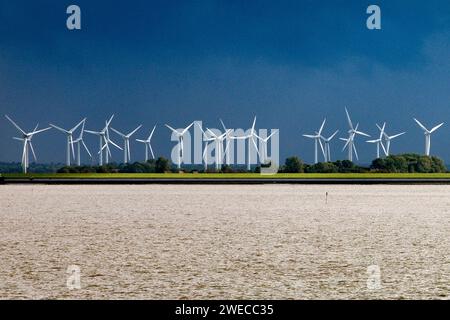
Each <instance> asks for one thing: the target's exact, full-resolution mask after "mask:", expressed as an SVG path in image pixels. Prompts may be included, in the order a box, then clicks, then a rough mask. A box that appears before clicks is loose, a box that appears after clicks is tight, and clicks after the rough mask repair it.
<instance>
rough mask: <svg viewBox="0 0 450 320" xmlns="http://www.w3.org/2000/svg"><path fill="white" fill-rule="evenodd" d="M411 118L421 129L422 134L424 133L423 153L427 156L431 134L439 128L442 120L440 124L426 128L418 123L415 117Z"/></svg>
mask: <svg viewBox="0 0 450 320" xmlns="http://www.w3.org/2000/svg"><path fill="white" fill-rule="evenodd" d="M413 119H414V121H415V122H416V123H417V124H418V125H419V127H421V128H422V130H423V134H424V135H425V155H427V156H429V155H430V148H431V134H432V133H433V132H435V131H436V130H437V129H439V128H440V127H441V126H442V125H443V124H444V123H443V122H442V123H441V124H438V125H437V126H435V127H434V128H433V129H431V130H428V129H427V128H425V126H424V125H423V124H422V123H420V121H419V120H417V119H416V118H413Z"/></svg>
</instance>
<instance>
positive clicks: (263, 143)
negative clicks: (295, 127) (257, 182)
mask: <svg viewBox="0 0 450 320" xmlns="http://www.w3.org/2000/svg"><path fill="white" fill-rule="evenodd" d="M277 132H278V129H277V130H275V131H273V132H272V133H271V134H270V135H269V136H268V137H266V138H262V137H260V136H258V135H257V134H256V133H255V136H256V138H258V140H259V141H260V142H261V149H262V151H260V153H259V154H260V162H261V163H262V164H266V160H267V158H268V156H267V142H268V141H269V139H270V138H272V136H273V135H274V134H275V133H277Z"/></svg>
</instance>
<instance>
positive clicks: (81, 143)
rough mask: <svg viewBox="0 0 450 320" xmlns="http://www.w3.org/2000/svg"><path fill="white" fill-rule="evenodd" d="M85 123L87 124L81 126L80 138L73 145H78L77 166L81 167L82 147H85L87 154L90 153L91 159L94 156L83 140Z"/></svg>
mask: <svg viewBox="0 0 450 320" xmlns="http://www.w3.org/2000/svg"><path fill="white" fill-rule="evenodd" d="M85 123H86V122H85V121H84V122H83V125H82V126H81V131H80V135H79V136H78V138H77V139H76V140H74V141H73V142H72V144H76V145H77V151H76V153H77V166H81V145H83V147H84V149H85V150H86V152H87V153H88V155H89V157H91V158H92V154H91V152H90V151H89V149H88V147H87V146H86V143H84V140H83V134H84V125H85Z"/></svg>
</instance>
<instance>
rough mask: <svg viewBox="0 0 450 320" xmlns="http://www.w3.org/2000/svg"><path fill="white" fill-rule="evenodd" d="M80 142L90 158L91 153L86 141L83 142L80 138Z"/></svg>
mask: <svg viewBox="0 0 450 320" xmlns="http://www.w3.org/2000/svg"><path fill="white" fill-rule="evenodd" d="M81 143H82V144H83V146H84V149H85V150H86V152H87V153H88V155H89V157H91V158H92V154H91V152H90V151H89V149H88V147H87V146H86V143H84V141H83V140H81Z"/></svg>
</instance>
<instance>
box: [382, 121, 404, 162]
mask: <svg viewBox="0 0 450 320" xmlns="http://www.w3.org/2000/svg"><path fill="white" fill-rule="evenodd" d="M377 127H378V129H380V130H381V127H380V126H379V125H378V124H377ZM405 133H406V132H401V133H398V134H394V135H392V136H389V135H388V134H387V133H386V132H384V141H385V142H386V152H385V155H386V157H389V154H390V148H391V141H392V140H393V139H395V138H397V137H400V136H402V135H404V134H405Z"/></svg>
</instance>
